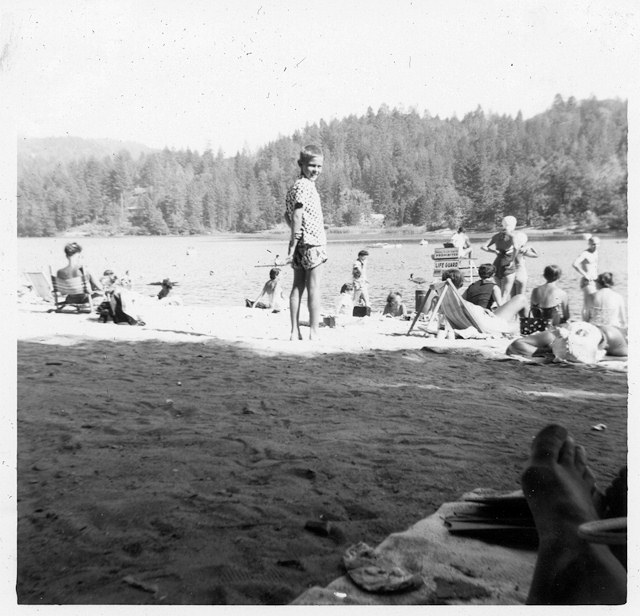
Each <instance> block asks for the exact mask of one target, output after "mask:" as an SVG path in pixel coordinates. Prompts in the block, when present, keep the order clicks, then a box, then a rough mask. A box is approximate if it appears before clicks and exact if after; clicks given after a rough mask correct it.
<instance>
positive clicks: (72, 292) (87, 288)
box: [49, 268, 93, 312]
mask: <svg viewBox="0 0 640 616" xmlns="http://www.w3.org/2000/svg"><path fill="white" fill-rule="evenodd" d="M81 271H82V270H81ZM49 273H50V275H51V286H52V288H53V301H54V303H55V308H52V309H51V310H49V312H63V311H64V309H65V308H73V309H75V311H76V312H93V300H92V298H91V284H90V283H89V277H88V276H87V275H86V274H85V273H84V272H82V274H81V275H80V276H76V277H74V278H58V277H57V276H56V275H55V274H54V273H53V270H52V269H51V268H49Z"/></svg>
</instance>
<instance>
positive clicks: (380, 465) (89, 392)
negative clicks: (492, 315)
mask: <svg viewBox="0 0 640 616" xmlns="http://www.w3.org/2000/svg"><path fill="white" fill-rule="evenodd" d="M626 393H627V375H626V374H625V373H620V372H610V371H607V370H602V369H594V368H589V367H585V366H571V365H562V364H554V365H543V366H540V365H531V364H521V363H518V362H514V361H504V362H498V361H491V360H488V359H485V358H483V357H481V356H480V355H479V354H477V353H474V352H473V351H468V350H467V351H464V352H455V351H451V352H448V353H446V354H435V353H431V352H427V351H420V350H405V351H381V350H375V351H371V352H363V353H327V354H322V355H319V356H316V357H313V358H309V357H304V356H301V355H280V356H275V357H268V356H264V354H257V353H256V352H254V351H252V350H250V349H246V348H240V347H239V346H234V345H229V344H227V343H224V342H220V341H210V342H206V343H184V342H181V343H167V342H159V341H138V342H126V341H119V342H109V341H95V340H87V341H86V342H84V343H81V344H78V345H75V346H58V345H55V344H40V343H38V342H33V341H20V342H19V343H18V412H17V419H18V516H19V517H18V571H17V573H18V579H17V590H18V601H19V602H20V603H32V604H33V603H35V604H47V603H62V604H81V603H87V604H122V603H125V604H225V603H228V604H282V603H288V602H289V601H291V600H293V599H294V598H295V597H296V596H298V595H299V594H300V593H302V592H303V591H304V590H305V589H306V588H307V587H309V586H313V585H325V584H327V583H328V582H329V581H331V580H332V579H334V578H336V577H338V576H339V575H341V574H342V573H343V570H342V567H341V556H342V553H343V552H344V550H345V549H346V548H347V547H348V546H349V545H350V544H351V543H355V542H357V541H365V542H367V543H368V544H369V545H376V544H378V543H379V542H380V541H382V540H383V539H384V538H385V537H386V536H387V535H388V534H389V533H391V532H394V531H401V530H404V529H405V528H407V527H408V526H410V525H412V524H413V523H415V522H417V521H418V520H419V519H421V518H423V517H426V516H427V515H429V514H430V513H432V512H433V511H435V510H436V509H437V508H438V507H439V505H440V504H441V503H443V502H446V501H451V500H455V499H456V498H457V497H459V496H460V495H461V494H462V493H463V492H465V491H468V490H471V489H473V488H476V487H479V486H482V487H492V488H499V489H509V490H511V489H516V488H517V487H518V478H519V475H520V472H521V470H522V468H523V465H524V463H525V461H526V458H527V454H528V447H529V444H530V442H531V438H532V437H533V435H534V434H535V433H536V432H537V431H538V430H539V429H540V428H541V427H543V426H544V425H546V424H547V423H550V422H559V423H562V424H564V425H565V426H567V427H568V428H569V429H570V430H571V431H572V433H573V434H574V435H575V436H576V439H577V440H578V441H579V442H582V443H584V444H585V445H586V447H587V451H588V455H589V459H590V461H591V462H593V465H594V467H595V469H596V471H597V475H598V477H599V478H600V479H601V480H602V483H603V484H605V485H606V483H608V481H609V480H610V479H611V478H612V477H613V476H614V475H615V473H616V471H617V470H618V468H619V466H620V465H622V464H624V463H625V462H626V454H627V450H626V439H627V423H626V422H627V399H626ZM600 423H603V424H606V426H607V428H606V430H603V431H595V430H593V429H592V426H594V425H595V424H600ZM311 520H316V521H319V520H332V521H334V524H333V526H334V528H336V529H337V530H336V531H335V532H334V533H332V534H331V535H330V536H322V535H318V534H315V533H313V532H310V531H309V530H307V529H305V524H306V523H307V522H308V521H311Z"/></svg>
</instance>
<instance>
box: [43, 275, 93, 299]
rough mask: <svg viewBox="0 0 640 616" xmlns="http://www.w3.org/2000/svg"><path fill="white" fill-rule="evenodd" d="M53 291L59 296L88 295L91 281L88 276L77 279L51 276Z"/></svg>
mask: <svg viewBox="0 0 640 616" xmlns="http://www.w3.org/2000/svg"><path fill="white" fill-rule="evenodd" d="M51 284H52V285H53V291H54V292H55V293H58V294H59V295H64V296H66V295H88V294H89V292H90V289H89V281H88V280H87V277H86V276H76V277H75V278H68V279H64V278H57V277H56V276H51Z"/></svg>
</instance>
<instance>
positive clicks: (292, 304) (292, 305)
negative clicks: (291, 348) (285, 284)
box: [289, 268, 307, 340]
mask: <svg viewBox="0 0 640 616" xmlns="http://www.w3.org/2000/svg"><path fill="white" fill-rule="evenodd" d="M306 282H307V272H305V270H303V269H302V268H294V270H293V285H292V287H291V295H290V296H289V311H290V312H291V337H290V338H289V340H302V333H301V332H300V302H301V300H302V294H303V293H304V288H305V285H306Z"/></svg>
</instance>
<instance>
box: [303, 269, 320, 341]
mask: <svg viewBox="0 0 640 616" xmlns="http://www.w3.org/2000/svg"><path fill="white" fill-rule="evenodd" d="M321 269H322V264H320V265H317V266H316V267H314V268H313V269H311V270H309V271H308V272H307V302H308V306H309V327H310V329H311V333H310V334H309V340H315V339H316V338H317V337H318V325H319V323H320V274H321V271H320V270H321Z"/></svg>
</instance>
